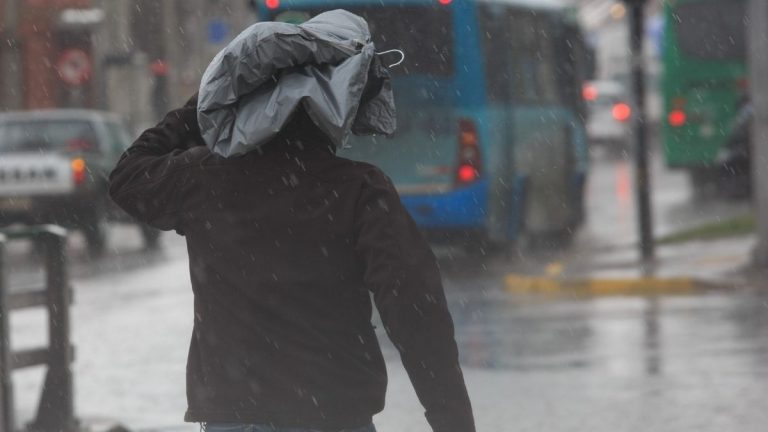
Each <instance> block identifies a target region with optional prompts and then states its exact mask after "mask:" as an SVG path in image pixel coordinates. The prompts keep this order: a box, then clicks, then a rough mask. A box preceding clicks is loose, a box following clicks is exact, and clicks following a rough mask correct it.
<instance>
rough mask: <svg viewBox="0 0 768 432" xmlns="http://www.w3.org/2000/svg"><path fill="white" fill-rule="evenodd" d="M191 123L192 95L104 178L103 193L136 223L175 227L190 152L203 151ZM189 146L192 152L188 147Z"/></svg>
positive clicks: (194, 102) (186, 184)
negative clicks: (106, 184) (106, 188)
mask: <svg viewBox="0 0 768 432" xmlns="http://www.w3.org/2000/svg"><path fill="white" fill-rule="evenodd" d="M199 146H204V142H203V140H202V137H201V136H200V129H199V127H198V124H197V96H193V97H192V98H191V99H190V100H189V101H188V102H187V103H186V104H185V105H184V106H183V107H181V108H179V109H176V110H173V111H171V112H169V113H168V114H167V115H166V116H165V118H164V119H163V120H162V121H161V122H160V123H159V124H158V125H157V126H155V127H153V128H150V129H147V130H146V131H144V132H143V133H142V134H141V136H139V138H138V139H137V140H136V141H135V142H134V143H133V145H131V147H130V148H129V149H128V150H126V151H125V153H123V155H122V157H121V158H120V161H119V162H118V163H117V166H116V167H115V168H114V170H113V171H112V173H111V174H110V176H109V195H110V197H111V198H112V200H113V201H114V202H115V203H116V204H117V205H119V206H120V207H121V208H122V209H123V210H125V211H126V212H127V213H128V214H130V215H131V216H133V217H134V218H136V219H137V220H138V221H140V222H144V223H147V224H149V225H152V226H154V227H156V228H159V229H163V230H170V229H177V230H178V229H179V228H180V227H179V218H180V209H181V205H182V202H183V197H184V190H185V189H188V188H189V187H190V186H191V183H192V180H191V178H189V176H188V169H187V168H189V166H190V164H192V163H193V161H194V159H195V158H194V156H195V154H194V153H195V152H200V151H203V152H204V151H207V150H206V149H205V147H199ZM190 149H193V150H190Z"/></svg>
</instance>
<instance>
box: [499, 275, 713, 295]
mask: <svg viewBox="0 0 768 432" xmlns="http://www.w3.org/2000/svg"><path fill="white" fill-rule="evenodd" d="M504 284H505V287H506V290H507V292H509V293H513V294H551V295H555V294H573V295H582V296H621V295H654V294H655V295H665V294H666V295H674V294H688V293H691V292H693V291H694V290H696V289H700V288H704V286H703V285H701V284H699V283H698V282H697V281H696V280H694V279H692V278H686V277H682V278H655V277H644V278H637V279H560V278H552V277H531V276H524V275H517V274H509V275H507V276H506V277H505V278H504Z"/></svg>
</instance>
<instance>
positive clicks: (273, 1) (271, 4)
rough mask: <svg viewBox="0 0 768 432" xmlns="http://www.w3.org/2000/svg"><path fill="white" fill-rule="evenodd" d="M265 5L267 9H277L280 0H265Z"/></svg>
mask: <svg viewBox="0 0 768 432" xmlns="http://www.w3.org/2000/svg"><path fill="white" fill-rule="evenodd" d="M265 4H266V5H267V7H268V8H269V9H277V8H279V7H280V0H266V1H265Z"/></svg>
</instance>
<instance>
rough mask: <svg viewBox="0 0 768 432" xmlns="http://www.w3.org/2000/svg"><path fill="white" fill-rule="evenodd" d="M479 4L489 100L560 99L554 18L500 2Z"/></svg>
mask: <svg viewBox="0 0 768 432" xmlns="http://www.w3.org/2000/svg"><path fill="white" fill-rule="evenodd" d="M478 7H479V13H478V17H479V24H480V32H481V33H480V34H481V36H482V40H483V49H484V54H485V59H486V62H485V73H486V82H487V83H488V84H487V85H488V89H487V95H488V100H489V101H490V102H491V103H509V102H510V101H516V102H522V103H542V102H557V101H558V100H559V97H560V95H559V92H558V79H557V75H556V73H555V64H556V61H555V45H554V37H555V35H554V33H555V32H554V29H555V27H554V25H553V22H554V21H552V20H550V19H548V18H547V17H546V16H543V15H541V14H533V13H531V12H530V11H523V10H519V9H516V8H509V7H505V6H503V5H498V4H479V6H478Z"/></svg>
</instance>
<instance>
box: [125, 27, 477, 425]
mask: <svg viewBox="0 0 768 432" xmlns="http://www.w3.org/2000/svg"><path fill="white" fill-rule="evenodd" d="M323 15H325V14H323ZM349 15H351V14H349ZM352 17H354V18H352ZM352 17H349V16H348V15H344V14H341V15H339V14H337V15H331V18H340V19H349V20H352V21H351V22H353V23H355V24H358V25H359V21H357V20H355V18H356V19H359V17H355V16H354V15H352ZM359 20H360V21H362V19H359ZM363 23H364V21H363ZM365 30H366V31H367V26H366V27H365ZM369 39H370V38H369ZM214 62H216V61H214ZM217 76H218V75H217ZM204 81H205V79H204ZM376 86H377V87H376V88H375V91H371V86H370V83H368V84H367V85H366V86H365V88H366V90H365V91H363V92H362V93H363V94H361V95H360V97H359V99H360V100H359V101H358V103H360V104H361V107H360V109H359V110H354V111H356V112H361V111H365V108H364V107H363V106H362V105H365V103H367V102H370V100H372V99H371V98H372V97H375V94H376V93H377V91H381V87H382V82H379V83H378V84H376ZM385 87H386V86H385ZM201 88H202V87H201ZM203 96H204V95H203V94H201V100H202V99H203ZM200 105H201V104H200V103H198V100H197V98H196V97H193V98H192V99H191V100H190V101H189V102H188V103H187V104H186V105H184V106H183V107H181V108H180V109H177V110H174V111H171V112H170V113H168V115H167V116H166V117H165V119H163V120H162V121H161V122H160V123H159V124H158V125H157V126H156V127H154V128H151V129H148V130H147V131H145V132H144V133H143V134H142V135H141V136H140V137H139V138H138V139H137V141H136V142H135V143H134V144H133V146H132V147H131V148H130V149H128V150H127V151H126V152H125V154H124V155H123V157H122V158H121V160H120V162H119V163H118V164H117V167H116V168H115V170H114V171H113V173H112V175H111V177H110V194H111V196H112V198H113V200H114V201H115V202H116V203H117V204H119V205H120V206H121V207H122V208H123V209H125V210H126V211H127V212H128V213H129V214H131V215H132V216H134V217H135V218H137V219H139V220H141V221H143V222H146V223H148V224H151V225H153V226H155V227H157V228H160V229H164V230H176V231H177V232H179V233H182V234H183V235H185V236H186V240H187V245H188V251H189V260H190V273H191V280H192V289H193V292H194V296H195V302H194V329H193V335H192V341H191V345H190V350H189V358H188V365H187V399H188V410H187V413H186V416H185V419H186V420H187V421H190V422H201V423H204V424H205V426H206V428H207V430H208V431H211V432H218V431H232V432H235V431H251V432H261V431H276V432H277V431H291V432H298V431H329V432H330V431H355V432H370V431H374V430H375V429H374V427H373V424H372V417H373V415H374V414H376V413H378V412H380V411H381V410H382V409H383V407H384V396H385V390H386V383H387V377H386V370H385V364H384V361H383V358H382V354H381V350H380V348H379V344H378V341H377V338H376V334H375V331H374V327H373V326H372V325H371V314H372V303H371V295H370V293H372V294H373V302H374V303H375V305H376V308H377V309H378V311H379V314H380V316H381V319H382V322H383V324H384V327H385V329H386V332H387V334H388V335H389V337H390V339H391V340H392V341H393V343H394V345H395V346H396V347H397V349H398V350H399V352H400V354H401V358H402V362H403V365H404V366H405V369H406V371H407V373H408V375H409V377H410V379H411V381H412V383H413V385H414V388H415V389H416V393H417V395H418V397H419V400H420V401H421V403H422V405H423V406H424V408H425V411H426V417H427V420H428V422H429V424H430V425H431V427H432V429H433V431H435V432H474V430H475V427H474V420H473V417H472V409H471V406H470V402H469V398H468V396H467V391H466V388H465V385H464V380H463V376H462V373H461V369H460V367H459V360H458V352H457V347H456V343H455V341H454V333H453V323H452V320H451V317H450V314H449V312H448V309H447V305H446V299H445V295H444V293H443V288H442V284H441V280H440V274H439V271H438V268H437V265H436V260H435V257H434V255H433V254H432V252H431V250H430V249H429V247H428V245H427V244H426V243H425V241H424V239H423V238H422V236H421V234H420V233H419V231H418V229H417V227H416V226H415V224H414V222H413V221H412V219H411V218H410V216H409V215H408V213H407V212H406V210H405V209H404V207H403V206H402V204H401V203H400V199H399V197H398V195H397V192H396V191H395V189H394V187H393V185H392V183H391V182H390V180H389V179H388V178H387V177H386V176H385V175H384V174H383V173H382V172H381V171H380V170H379V169H378V168H376V167H374V166H372V165H369V164H365V163H359V162H353V161H350V160H346V159H343V158H340V157H337V156H336V155H335V150H336V147H337V145H338V143H337V142H336V141H335V140H334V139H333V136H332V134H329V133H328V131H327V128H326V129H325V130H324V129H323V128H321V127H320V125H318V122H317V112H316V111H311V109H312V107H311V105H305V104H297V105H296V106H293V107H292V108H291V114H290V116H289V117H287V118H286V121H285V123H284V124H283V125H282V127H281V128H280V132H279V133H277V134H276V135H274V136H271V137H269V139H267V140H265V141H264V142H263V143H262V144H261V145H259V146H258V147H257V148H255V149H254V150H252V151H248V152H244V153H241V154H238V155H236V156H235V157H224V156H222V155H221V154H218V153H217V152H215V151H211V149H210V148H209V147H211V145H210V143H208V142H207V141H206V140H205V139H204V135H205V132H204V131H203V132H201V128H200V123H199V121H198V119H199V118H200V110H199V108H200V107H199V106H200ZM281 106H282V105H281ZM313 114H314V116H313ZM206 144H208V146H206Z"/></svg>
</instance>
